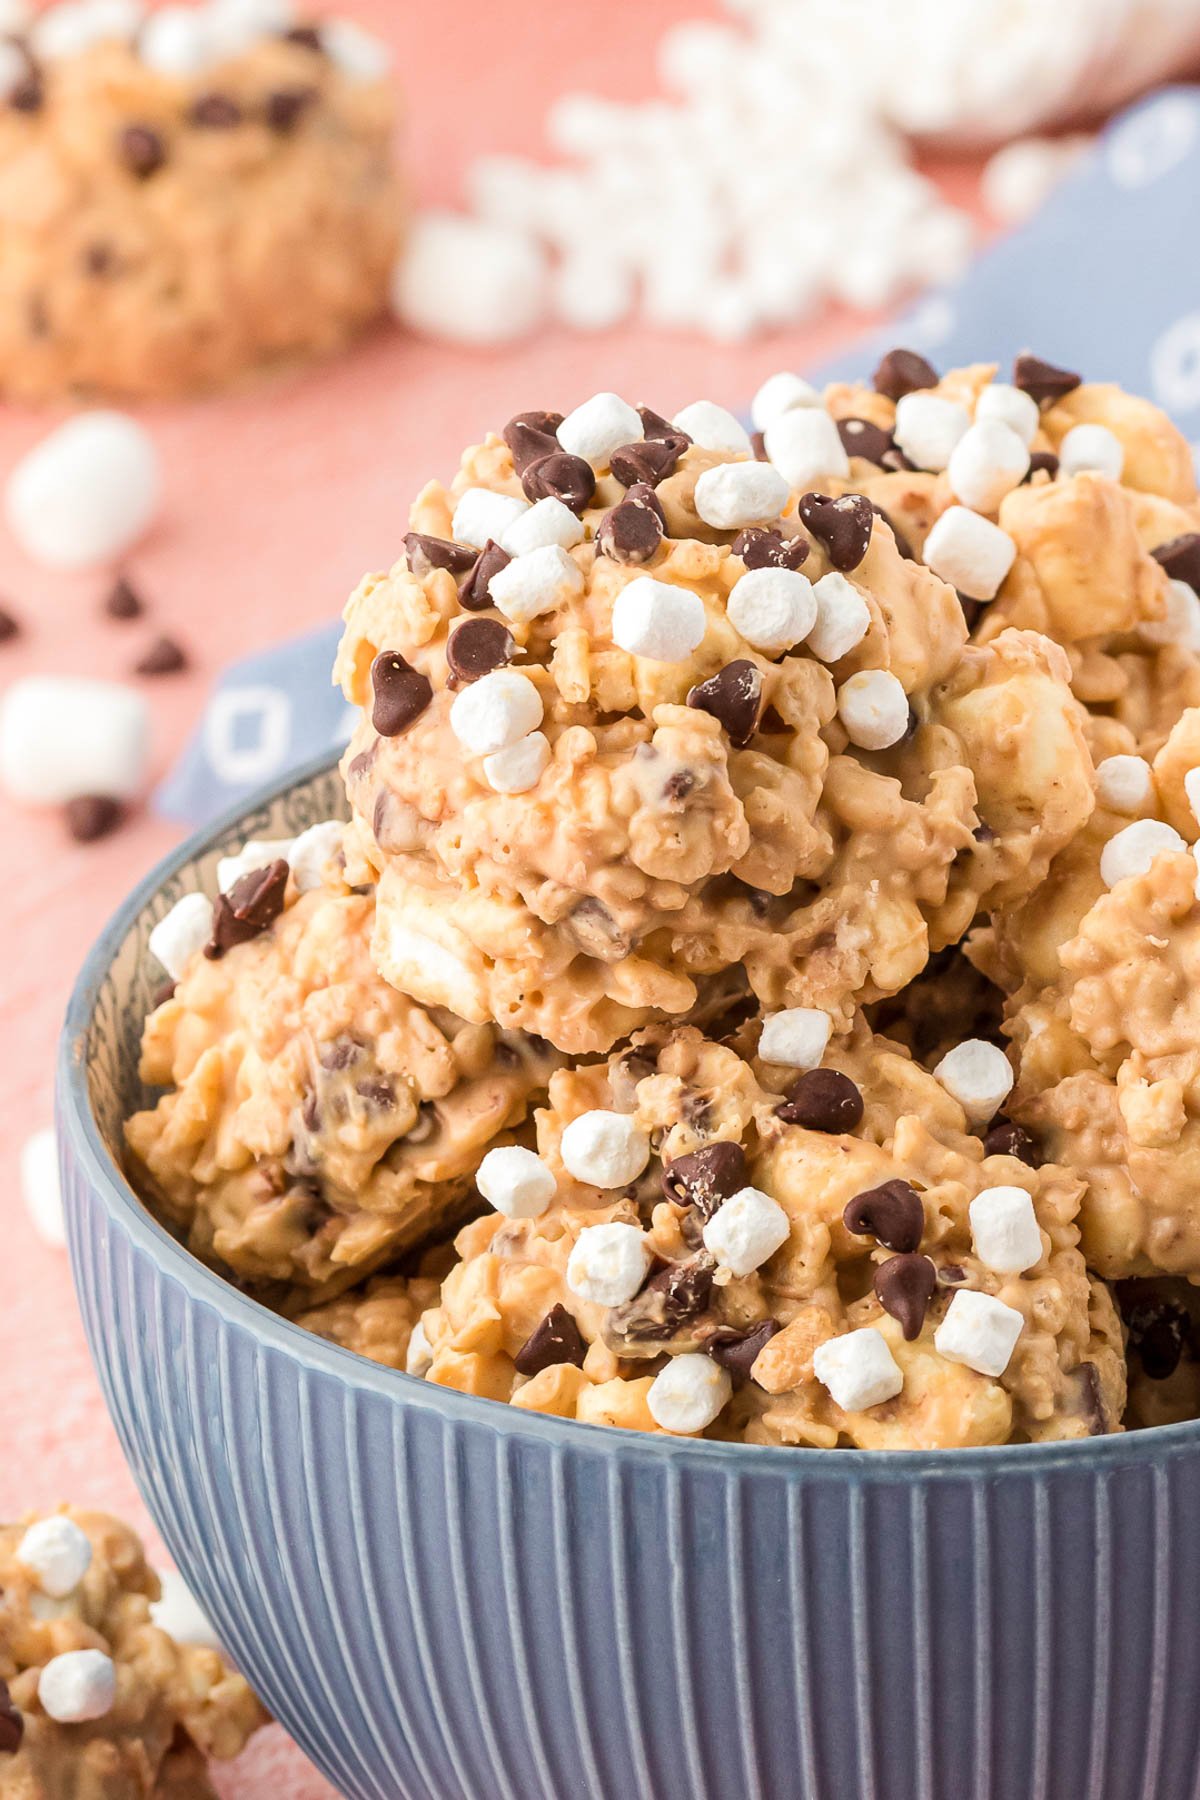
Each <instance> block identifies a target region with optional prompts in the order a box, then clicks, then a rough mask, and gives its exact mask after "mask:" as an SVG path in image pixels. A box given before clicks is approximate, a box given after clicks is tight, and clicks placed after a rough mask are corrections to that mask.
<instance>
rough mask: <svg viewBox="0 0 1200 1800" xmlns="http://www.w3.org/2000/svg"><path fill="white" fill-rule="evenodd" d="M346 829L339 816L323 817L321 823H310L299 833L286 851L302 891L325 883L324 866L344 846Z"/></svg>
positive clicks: (326, 865)
mask: <svg viewBox="0 0 1200 1800" xmlns="http://www.w3.org/2000/svg"><path fill="white" fill-rule="evenodd" d="M345 831H346V827H345V826H344V825H343V824H342V822H341V820H340V819H322V820H321V823H320V824H319V825H310V826H309V827H308V830H307V831H302V832H301V833H300V836H299V837H298V838H297V839H296V841H295V843H294V844H293V845H292V847H291V849H290V850H289V851H288V852H287V859H288V862H289V863H290V864H291V867H292V879H293V880H294V881H295V883H296V887H297V888H298V890H299V891H300V893H302V894H307V893H308V892H309V891H310V890H311V889H312V888H319V887H321V886H322V885H323V883H324V880H325V870H326V868H327V867H328V866H329V864H330V863H331V862H332V861H333V859H334V857H335V856H337V854H338V852H339V851H340V850H341V847H342V838H343V837H344V835H345Z"/></svg>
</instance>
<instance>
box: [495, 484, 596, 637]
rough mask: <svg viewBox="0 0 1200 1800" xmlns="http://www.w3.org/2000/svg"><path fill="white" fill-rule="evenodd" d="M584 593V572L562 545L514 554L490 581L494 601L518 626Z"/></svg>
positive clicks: (498, 608) (543, 546)
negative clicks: (574, 595)
mask: <svg viewBox="0 0 1200 1800" xmlns="http://www.w3.org/2000/svg"><path fill="white" fill-rule="evenodd" d="M563 510H564V511H566V508H565V507H564V509H563ZM572 517H574V514H572ZM582 592H583V572H582V570H581V569H580V567H579V564H578V563H577V562H574V561H573V560H572V558H571V557H570V556H569V555H568V553H567V551H565V550H564V549H563V547H562V545H561V544H543V545H542V546H541V548H540V549H539V550H526V551H525V553H524V555H522V556H514V557H513V559H512V561H511V562H510V563H507V564H506V565H505V567H504V568H503V569H500V570H498V571H497V572H496V574H495V575H493V576H492V579H491V580H490V581H489V583H488V594H489V596H490V597H491V600H492V603H493V604H494V606H495V607H496V609H497V610H498V611H499V612H502V613H503V614H504V616H505V618H506V619H511V620H512V622H513V624H514V625H526V624H528V622H529V621H530V619H540V618H541V616H542V614H543V613H548V612H553V611H554V610H555V608H556V607H559V606H561V605H562V604H563V603H564V601H566V600H569V599H570V598H571V596H572V595H573V594H581V593H582Z"/></svg>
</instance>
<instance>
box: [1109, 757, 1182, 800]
mask: <svg viewBox="0 0 1200 1800" xmlns="http://www.w3.org/2000/svg"><path fill="white" fill-rule="evenodd" d="M1195 772H1196V773H1200V771H1195ZM1187 781H1188V777H1187V776H1185V777H1184V785H1185V786H1186V785H1187ZM1198 797H1200V796H1198ZM1153 798H1154V777H1153V775H1152V774H1151V773H1150V765H1149V763H1148V762H1146V761H1145V760H1144V758H1142V757H1140V756H1106V757H1105V758H1104V760H1103V762H1099V763H1097V764H1096V799H1097V801H1098V802H1099V804H1100V805H1101V806H1107V807H1109V808H1110V810H1111V811H1113V812H1119V813H1139V812H1142V811H1143V810H1144V809H1145V808H1146V807H1147V806H1149V805H1150V802H1151V801H1152V799H1153ZM1189 798H1190V795H1189Z"/></svg>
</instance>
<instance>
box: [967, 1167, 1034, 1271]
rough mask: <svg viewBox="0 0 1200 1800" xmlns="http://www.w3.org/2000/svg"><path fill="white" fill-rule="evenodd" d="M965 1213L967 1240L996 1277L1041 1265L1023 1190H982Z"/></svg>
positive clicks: (1031, 1212)
mask: <svg viewBox="0 0 1200 1800" xmlns="http://www.w3.org/2000/svg"><path fill="white" fill-rule="evenodd" d="M968 1211H969V1213H970V1217H971V1241H972V1243H973V1244H974V1246H975V1254H976V1256H977V1257H978V1258H979V1260H980V1262H981V1263H982V1264H983V1265H984V1267H985V1268H988V1269H993V1270H995V1272H996V1274H997V1275H1020V1274H1021V1273H1022V1271H1023V1270H1025V1269H1032V1268H1033V1266H1034V1264H1035V1263H1040V1262H1041V1260H1042V1234H1041V1232H1040V1230H1039V1229H1038V1222H1037V1214H1036V1213H1035V1212H1034V1210H1033V1200H1032V1199H1031V1197H1030V1196H1029V1194H1027V1193H1026V1191H1025V1189H1024V1188H1019V1187H991V1188H984V1189H983V1191H982V1193H979V1194H976V1196H975V1198H974V1199H973V1200H972V1202H971V1204H970V1207H969V1208H968Z"/></svg>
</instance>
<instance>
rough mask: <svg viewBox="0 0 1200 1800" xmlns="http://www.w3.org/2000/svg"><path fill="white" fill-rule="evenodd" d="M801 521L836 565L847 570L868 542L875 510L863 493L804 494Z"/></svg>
mask: <svg viewBox="0 0 1200 1800" xmlns="http://www.w3.org/2000/svg"><path fill="white" fill-rule="evenodd" d="M797 510H798V512H799V514H800V520H801V523H802V524H803V525H804V526H805V527H806V529H807V530H809V531H811V533H812V535H813V536H814V537H815V538H816V540H817V542H818V544H820V546H821V548H822V549H823V550H824V552H825V554H826V555H827V556H828V558H829V560H830V562H831V563H832V564H833V566H834V568H835V569H840V570H841V571H842V573H843V574H847V573H848V572H849V570H851V569H857V567H858V565H859V563H860V562H861V561H862V559H863V557H864V556H865V555H866V554H867V551H868V550H869V549H870V546H871V529H872V526H873V525H874V522H875V512H874V508H873V507H872V505H871V502H870V501H869V500H868V499H866V498H865V497H864V496H863V495H862V494H843V495H842V496H841V498H840V499H839V500H832V499H830V497H829V495H828V494H805V495H803V496H802V498H801V500H800V503H799V507H798V508H797Z"/></svg>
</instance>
